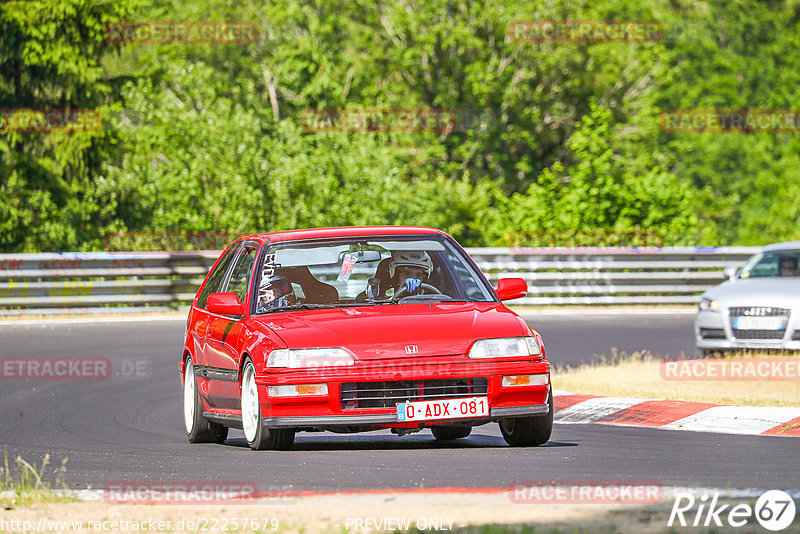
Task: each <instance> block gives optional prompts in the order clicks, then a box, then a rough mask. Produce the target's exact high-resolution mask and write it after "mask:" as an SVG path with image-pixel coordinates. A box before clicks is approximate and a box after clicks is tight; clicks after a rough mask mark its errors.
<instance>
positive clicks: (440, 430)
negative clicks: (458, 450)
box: [431, 426, 472, 441]
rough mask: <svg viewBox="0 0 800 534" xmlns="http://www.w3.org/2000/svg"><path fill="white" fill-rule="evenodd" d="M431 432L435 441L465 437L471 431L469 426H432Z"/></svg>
mask: <svg viewBox="0 0 800 534" xmlns="http://www.w3.org/2000/svg"><path fill="white" fill-rule="evenodd" d="M431 432H433V437H434V438H436V441H449V440H453V439H460V438H466V437H467V436H469V434H470V432H472V427H471V426H432V427H431Z"/></svg>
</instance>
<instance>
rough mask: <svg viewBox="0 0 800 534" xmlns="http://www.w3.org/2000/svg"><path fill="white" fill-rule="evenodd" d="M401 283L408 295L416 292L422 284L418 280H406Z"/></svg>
mask: <svg viewBox="0 0 800 534" xmlns="http://www.w3.org/2000/svg"><path fill="white" fill-rule="evenodd" d="M403 283H404V284H405V286H406V291H408V292H409V293H413V292H414V291H416V290H417V288H418V287H419V286H420V284H422V280H420V279H419V278H406V279H405V280H403Z"/></svg>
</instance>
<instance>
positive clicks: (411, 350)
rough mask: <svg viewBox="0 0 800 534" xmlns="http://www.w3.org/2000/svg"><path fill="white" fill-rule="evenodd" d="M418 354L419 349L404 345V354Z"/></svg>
mask: <svg viewBox="0 0 800 534" xmlns="http://www.w3.org/2000/svg"><path fill="white" fill-rule="evenodd" d="M418 352H419V347H417V346H416V345H406V354H416V353H418Z"/></svg>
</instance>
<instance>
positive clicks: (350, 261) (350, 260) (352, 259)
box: [336, 252, 358, 282]
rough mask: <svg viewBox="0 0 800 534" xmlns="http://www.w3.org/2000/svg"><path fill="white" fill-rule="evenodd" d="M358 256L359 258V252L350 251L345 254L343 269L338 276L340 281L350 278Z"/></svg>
mask: <svg viewBox="0 0 800 534" xmlns="http://www.w3.org/2000/svg"><path fill="white" fill-rule="evenodd" d="M356 258H358V252H350V253H349V254H345V255H344V258H342V271H341V272H340V273H339V276H337V277H336V279H337V280H338V281H339V282H347V281H349V280H350V275H351V274H353V267H355V266H356Z"/></svg>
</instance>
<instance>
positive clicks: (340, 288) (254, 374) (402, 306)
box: [180, 226, 553, 450]
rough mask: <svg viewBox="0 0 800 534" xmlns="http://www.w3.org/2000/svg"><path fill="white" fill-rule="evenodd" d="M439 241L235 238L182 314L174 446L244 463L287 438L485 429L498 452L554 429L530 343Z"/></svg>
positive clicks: (509, 290)
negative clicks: (201, 446)
mask: <svg viewBox="0 0 800 534" xmlns="http://www.w3.org/2000/svg"><path fill="white" fill-rule="evenodd" d="M526 292H527V285H526V283H525V281H524V280H522V279H519V278H506V279H501V280H500V281H499V282H498V284H497V288H495V289H493V288H492V286H491V285H490V284H489V282H488V281H487V280H486V278H485V277H484V275H483V273H481V271H480V269H478V267H477V266H476V265H475V263H474V262H473V261H472V259H471V258H470V257H469V255H468V254H467V253H466V252H465V251H464V249H463V248H461V246H459V244H458V243H457V242H456V241H455V240H454V239H453V238H452V237H450V236H449V235H447V234H445V233H444V232H441V231H439V230H435V229H432V228H416V227H395V226H375V227H351V228H325V229H313V230H292V231H285V232H273V233H267V234H259V235H253V236H249V237H243V238H240V239H237V240H236V241H234V242H233V243H231V245H230V246H228V248H227V249H226V250H225V251H224V252H223V253H222V255H221V256H220V257H219V259H218V260H217V261H216V263H215V264H214V266H213V267H212V268H211V271H210V272H209V273H208V276H206V279H205V281H204V282H203V284H202V285H201V286H200V289H199V291H198V293H197V296H196V297H195V299H194V302H193V303H192V308H191V311H190V312H189V319H188V322H187V327H186V341H185V343H184V347H183V355H182V357H181V360H180V372H181V379H182V383H183V408H184V420H185V423H186V432H187V435H188V438H189V441H190V442H192V443H201V442H216V443H224V442H225V440H226V439H227V435H228V428H239V429H242V430H243V431H244V435H245V438H246V439H247V442H248V444H249V445H250V447H251V448H253V449H279V450H285V449H289V448H291V447H292V444H293V443H294V437H295V434H296V433H297V432H302V431H305V432H319V431H332V432H365V431H371V430H378V429H387V428H388V429H391V430H392V432H394V433H395V434H398V435H403V434H407V433H411V432H418V431H420V430H422V429H423V428H430V430H431V432H432V433H433V435H434V437H435V438H436V439H437V440H452V439H458V438H464V437H466V436H468V435H469V433H470V431H471V430H472V427H473V426H477V425H483V424H486V423H489V422H497V423H499V424H500V430H501V432H502V434H503V437H504V438H505V440H506V442H507V443H508V444H509V445H512V446H533V445H541V444H543V443H545V442H547V440H548V439H549V438H550V433H551V431H552V428H553V398H552V394H551V390H550V364H549V363H548V361H547V359H546V358H545V350H544V345H543V344H542V338H541V336H540V335H539V334H538V333H537V332H536V331H535V330H533V329H531V328H530V327H528V325H527V324H526V323H525V321H523V320H522V319H521V318H520V317H519V316H518V315H517V314H515V313H514V312H512V311H511V310H509V309H508V308H506V307H505V306H504V305H503V304H502V302H501V301H503V300H509V299H514V298H519V297H522V296H524V295H525V293H526Z"/></svg>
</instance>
